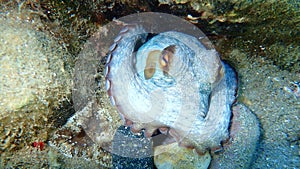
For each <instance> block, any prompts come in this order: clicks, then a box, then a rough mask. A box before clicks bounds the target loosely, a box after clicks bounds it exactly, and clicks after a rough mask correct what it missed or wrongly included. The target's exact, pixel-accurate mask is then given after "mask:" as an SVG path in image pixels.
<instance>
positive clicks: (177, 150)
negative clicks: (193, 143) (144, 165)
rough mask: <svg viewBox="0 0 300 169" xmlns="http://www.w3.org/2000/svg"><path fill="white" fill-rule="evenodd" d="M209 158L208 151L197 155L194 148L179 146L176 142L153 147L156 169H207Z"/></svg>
mask: <svg viewBox="0 0 300 169" xmlns="http://www.w3.org/2000/svg"><path fill="white" fill-rule="evenodd" d="M210 160H211V157H210V154H209V152H208V151H207V152H206V153H205V154H204V155H198V154H197V152H196V151H195V150H194V149H188V148H185V147H179V146H178V143H176V142H174V143H172V144H167V145H160V146H157V147H155V149H154V164H155V166H156V167H157V168H158V169H182V168H190V169H192V168H195V169H196V168H197V169H207V168H208V166H209V163H210Z"/></svg>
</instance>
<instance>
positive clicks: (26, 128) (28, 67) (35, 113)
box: [0, 16, 72, 152]
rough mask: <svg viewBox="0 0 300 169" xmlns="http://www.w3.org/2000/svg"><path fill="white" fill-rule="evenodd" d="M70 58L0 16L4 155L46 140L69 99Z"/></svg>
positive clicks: (36, 34)
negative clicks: (56, 114) (55, 115)
mask: <svg viewBox="0 0 300 169" xmlns="http://www.w3.org/2000/svg"><path fill="white" fill-rule="evenodd" d="M68 57H70V55H69V54H68V53H67V52H65V51H64V50H63V48H62V47H61V46H60V45H59V44H58V43H57V42H56V41H54V40H53V39H51V38H50V37H49V36H47V35H46V34H45V33H42V32H39V31H37V30H36V29H35V28H34V26H32V25H31V24H29V23H26V22H23V21H21V20H18V19H17V18H10V17H4V16H3V17H1V16H0V133H1V134H0V138H1V139H0V152H2V151H9V150H13V149H19V148H22V147H24V146H26V145H30V144H31V143H32V142H33V141H44V140H46V139H47V130H46V128H47V127H49V125H50V124H48V120H49V116H50V114H53V111H52V110H53V109H55V108H57V107H59V106H60V104H61V103H62V102H63V101H65V100H67V99H68V97H69V95H70V91H71V87H72V79H71V75H70V70H66V69H65V63H64V59H67V58H68Z"/></svg>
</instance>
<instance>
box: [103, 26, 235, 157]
mask: <svg viewBox="0 0 300 169" xmlns="http://www.w3.org/2000/svg"><path fill="white" fill-rule="evenodd" d="M105 77H106V90H107V91H108V94H109V96H110V100H111V103H112V104H113V105H115V106H116V108H117V110H118V112H119V114H120V115H121V117H122V119H123V120H124V123H125V124H126V125H129V126H131V129H132V130H133V131H140V130H144V131H145V133H146V135H147V136H148V137H150V136H151V135H153V133H155V132H156V131H157V130H159V131H160V132H161V133H164V134H170V135H171V136H172V137H173V138H175V139H176V141H177V142H178V143H179V144H180V145H182V146H186V147H193V148H195V149H196V150H197V152H205V151H206V150H207V149H210V148H214V147H218V146H220V143H221V141H223V140H226V139H227V138H228V136H229V131H228V128H229V123H230V117H231V105H232V103H233V102H234V100H235V90H236V86H237V84H236V83H237V81H236V76H235V73H234V71H233V70H232V68H230V67H229V66H228V65H226V64H225V63H223V62H222V61H221V60H220V58H219V55H218V53H217V52H216V50H215V49H209V48H206V47H205V45H203V44H202V43H201V42H200V41H199V40H198V39H197V38H195V37H193V36H190V35H187V34H184V33H180V32H176V31H169V32H163V33H159V34H149V33H147V32H146V31H145V30H144V29H143V27H141V26H139V25H133V24H132V25H130V24H128V25H126V26H125V27H124V28H123V29H122V30H121V31H120V33H119V35H118V36H117V37H116V38H115V40H114V43H113V45H112V46H111V47H110V49H109V54H108V57H107V63H106V70H105Z"/></svg>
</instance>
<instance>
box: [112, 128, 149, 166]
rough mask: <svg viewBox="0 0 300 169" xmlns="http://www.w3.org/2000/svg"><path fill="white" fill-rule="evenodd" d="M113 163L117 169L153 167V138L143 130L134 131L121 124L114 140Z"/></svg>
mask: <svg viewBox="0 0 300 169" xmlns="http://www.w3.org/2000/svg"><path fill="white" fill-rule="evenodd" d="M112 153H113V155H112V164H113V168H115V169H118V168H119V169H121V168H122V169H131V168H136V169H153V167H154V164H153V154H152V139H151V138H145V136H144V134H143V132H140V133H136V134H134V133H132V132H131V131H130V128H129V127H125V126H121V127H119V128H118V130H117V132H116V133H115V136H114V140H113V142H112Z"/></svg>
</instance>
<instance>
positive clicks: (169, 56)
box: [159, 45, 176, 75]
mask: <svg viewBox="0 0 300 169" xmlns="http://www.w3.org/2000/svg"><path fill="white" fill-rule="evenodd" d="M175 49H176V46H175V45H170V46H168V47H166V48H164V50H163V51H162V52H161V56H160V58H159V63H160V69H161V70H162V71H163V72H164V74H165V75H166V74H168V72H169V69H170V66H171V63H172V60H173V57H174V53H175Z"/></svg>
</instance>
